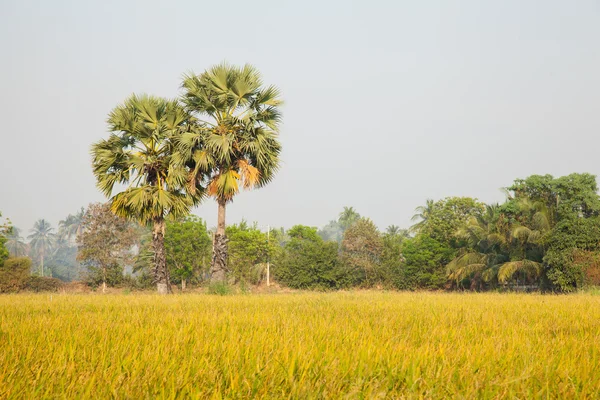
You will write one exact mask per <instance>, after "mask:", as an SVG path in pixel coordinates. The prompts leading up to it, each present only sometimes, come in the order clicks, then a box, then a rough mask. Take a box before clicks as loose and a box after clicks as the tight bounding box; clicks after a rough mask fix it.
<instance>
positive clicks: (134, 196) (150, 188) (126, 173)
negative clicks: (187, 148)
mask: <svg viewBox="0 0 600 400" xmlns="http://www.w3.org/2000/svg"><path fill="white" fill-rule="evenodd" d="M108 124H109V128H110V131H111V132H112V133H111V135H110V137H109V138H108V139H106V140H101V141H99V142H97V143H95V144H94V145H93V146H92V157H93V161H92V164H93V169H94V175H95V176H96V180H97V184H98V187H99V189H100V190H101V191H102V192H103V193H104V194H105V195H106V196H107V197H110V204H111V210H112V211H113V212H114V213H115V214H116V215H118V216H121V217H125V218H128V219H132V220H135V221H138V222H139V223H141V224H144V225H148V226H151V227H152V248H153V252H154V271H153V272H154V279H155V282H156V287H157V290H158V292H159V293H169V292H170V281H169V271H168V270H167V266H166V255H165V245H164V234H165V218H167V217H172V218H179V217H182V216H185V215H187V214H189V212H190V210H191V208H192V207H193V206H194V205H196V204H198V203H199V201H200V199H201V197H202V194H203V191H202V190H196V191H195V194H193V195H191V194H189V193H188V192H187V191H186V190H185V187H186V184H187V177H188V175H189V171H188V170H187V169H186V168H185V166H184V165H182V164H177V165H175V163H173V162H172V161H173V160H172V158H173V153H174V137H175V136H178V135H180V134H181V132H182V131H184V130H187V129H188V124H189V116H188V114H187V113H186V112H185V110H184V109H183V108H182V107H180V105H179V104H178V103H177V102H176V101H169V100H165V99H162V98H159V97H153V96H148V95H141V96H136V95H133V96H131V97H130V98H128V99H127V100H126V101H125V103H124V104H122V105H119V106H117V107H116V108H115V109H114V110H113V111H112V112H111V113H110V115H109V118H108ZM115 184H122V185H126V188H125V189H123V190H122V191H121V192H119V193H117V194H113V189H114V185H115Z"/></svg>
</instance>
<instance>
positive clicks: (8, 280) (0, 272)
mask: <svg viewBox="0 0 600 400" xmlns="http://www.w3.org/2000/svg"><path fill="white" fill-rule="evenodd" d="M30 275H31V259H29V258H28V257H14V258H9V259H8V260H6V261H5V262H4V264H1V263H0V293H9V292H18V291H20V290H23V289H25V287H26V285H27V280H28V279H29V277H30Z"/></svg>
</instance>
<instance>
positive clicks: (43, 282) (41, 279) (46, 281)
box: [25, 275, 63, 292]
mask: <svg viewBox="0 0 600 400" xmlns="http://www.w3.org/2000/svg"><path fill="white" fill-rule="evenodd" d="M62 285H63V282H62V281H61V280H60V279H56V278H48V277H46V276H35V275H33V276H30V277H29V278H27V280H26V281H25V290H30V291H32V292H56V291H57V290H58V289H60V288H61V287H62Z"/></svg>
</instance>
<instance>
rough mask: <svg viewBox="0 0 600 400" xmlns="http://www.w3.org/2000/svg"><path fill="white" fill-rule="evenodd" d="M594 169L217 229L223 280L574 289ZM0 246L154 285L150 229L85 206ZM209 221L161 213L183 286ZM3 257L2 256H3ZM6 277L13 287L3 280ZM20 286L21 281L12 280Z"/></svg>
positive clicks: (63, 271)
mask: <svg viewBox="0 0 600 400" xmlns="http://www.w3.org/2000/svg"><path fill="white" fill-rule="evenodd" d="M596 192H597V184H596V179H595V177H594V176H592V175H590V174H571V175H569V176H565V177H560V178H554V177H552V176H550V175H544V176H539V175H534V176H531V177H528V178H526V179H517V180H515V182H514V183H513V184H512V185H511V186H510V187H508V188H507V190H506V194H507V198H506V201H505V202H504V203H502V204H483V203H481V202H479V201H477V200H476V199H472V198H468V197H452V198H446V199H441V200H438V201H433V200H430V201H427V202H426V204H425V205H423V206H421V207H418V208H417V210H416V214H415V218H414V220H415V224H414V225H413V226H412V227H410V228H408V229H400V228H398V227H397V226H393V225H392V226H389V227H388V228H387V229H386V231H384V232H380V231H379V230H378V228H377V226H376V225H375V224H374V223H373V222H372V221H371V220H369V219H368V218H365V217H363V216H361V215H359V214H358V213H357V212H356V211H355V210H354V209H353V208H352V207H346V208H344V210H342V212H341V213H340V215H339V217H338V218H337V219H336V220H332V221H330V222H329V223H328V224H326V225H325V226H324V227H323V228H322V229H317V228H316V227H309V226H303V225H297V226H294V227H292V228H290V229H287V230H286V229H283V228H272V229H270V231H269V232H266V230H261V229H259V228H258V226H259V225H258V224H248V223H246V222H242V223H239V224H233V225H230V226H228V227H227V229H226V236H227V238H228V242H227V248H228V252H229V256H228V258H227V279H228V282H229V283H230V284H235V285H243V286H246V285H257V284H263V283H264V282H265V279H266V273H267V265H269V266H270V273H271V277H272V279H273V280H274V281H275V282H277V283H278V284H280V285H282V286H288V287H291V288H298V289H319V290H331V289H341V288H351V287H360V288H372V287H380V288H390V289H400V290H416V289H445V290H477V291H482V290H495V289H496V290H497V289H519V290H542V291H545V290H549V291H573V290H577V289H580V288H583V287H585V286H596V285H599V284H600V264H599V262H600V198H599V196H598V194H597V193H596ZM3 232H4V233H3V234H2V235H0V236H1V238H2V239H1V240H2V241H3V242H4V243H3V245H2V246H1V247H0V249H1V250H0V256H1V257H2V258H3V259H6V257H7V256H8V254H10V255H11V256H13V257H22V256H29V257H30V258H31V259H32V260H33V267H32V269H31V271H32V272H33V274H34V275H38V276H49V277H55V278H58V279H60V280H63V281H70V280H77V279H82V280H85V281H86V282H88V283H89V284H90V285H92V286H103V285H105V284H106V285H108V286H119V285H120V286H124V285H126V286H130V287H134V288H146V287H149V286H151V285H152V284H153V282H154V281H153V268H154V258H153V250H152V249H153V247H152V246H153V239H152V235H153V233H152V229H151V228H147V227H146V226H144V225H139V224H137V223H135V222H132V221H126V220H124V219H122V218H120V217H118V216H115V215H114V214H113V213H112V212H111V211H110V206H108V205H100V204H91V205H90V206H89V207H88V208H87V209H85V210H83V209H82V210H81V211H80V212H78V213H75V214H73V215H69V216H67V217H66V218H65V219H64V220H62V221H61V222H60V224H59V229H58V231H56V232H55V230H54V228H53V227H52V226H50V224H49V223H48V222H47V221H45V220H40V221H37V222H36V223H35V226H34V227H33V228H32V229H31V234H30V235H29V238H30V241H29V243H25V241H24V240H23V239H22V238H21V237H20V231H19V229H17V228H16V227H11V226H10V225H6V226H5V227H4V228H3ZM213 235H214V230H212V229H208V228H207V226H206V224H205V223H204V221H202V220H201V219H200V218H198V217H194V216H183V217H180V218H179V219H176V220H168V221H166V226H165V236H164V246H165V254H166V259H165V262H166V267H167V270H168V273H169V277H170V278H169V279H170V282H169V283H171V284H176V285H180V286H181V287H182V288H184V289H185V288H186V286H187V285H189V284H191V285H193V286H197V285H203V284H207V283H208V282H209V281H210V277H211V273H210V272H211V243H212V239H211V238H212V237H213ZM8 265H12V264H10V263H9V264H8ZM0 276H2V275H0ZM13 287H14V286H13ZM23 287H25V286H23Z"/></svg>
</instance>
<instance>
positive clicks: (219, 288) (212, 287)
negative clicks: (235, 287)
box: [208, 282, 232, 296]
mask: <svg viewBox="0 0 600 400" xmlns="http://www.w3.org/2000/svg"><path fill="white" fill-rule="evenodd" d="M208 293H209V294H218V295H219V296H226V295H228V294H231V293H232V289H231V286H229V285H228V284H227V283H225V282H212V283H211V284H209V285H208Z"/></svg>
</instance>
